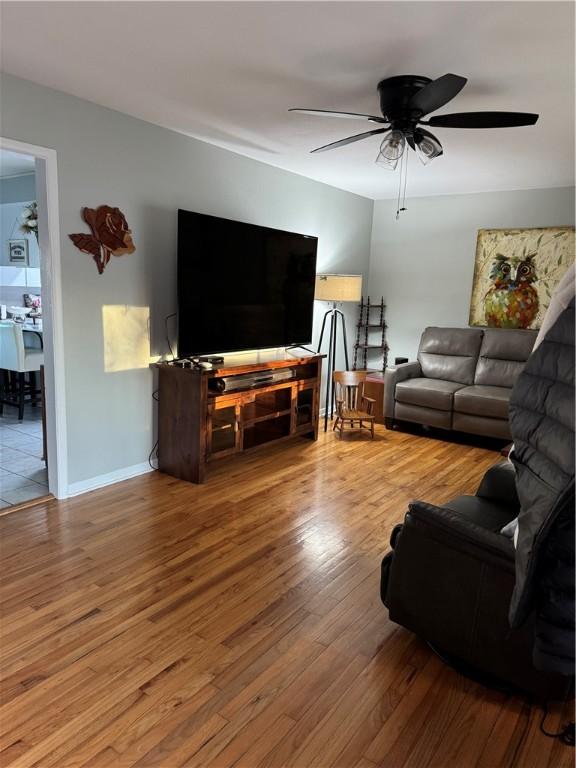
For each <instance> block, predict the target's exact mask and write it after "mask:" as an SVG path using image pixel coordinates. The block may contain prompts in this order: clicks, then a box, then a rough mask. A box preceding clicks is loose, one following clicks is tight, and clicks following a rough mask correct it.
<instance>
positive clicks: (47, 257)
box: [0, 136, 68, 499]
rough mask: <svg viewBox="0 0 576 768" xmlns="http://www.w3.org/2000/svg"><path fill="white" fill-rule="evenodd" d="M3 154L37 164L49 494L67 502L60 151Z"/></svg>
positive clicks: (13, 147)
mask: <svg viewBox="0 0 576 768" xmlns="http://www.w3.org/2000/svg"><path fill="white" fill-rule="evenodd" d="M0 149H7V150H9V151H10V152H19V153H20V154H24V155H30V156H32V157H34V158H35V160H36V168H35V171H36V175H35V181H36V200H37V202H38V243H39V247H40V278H41V285H42V326H43V334H42V335H43V345H44V379H45V393H44V395H45V401H46V442H47V445H46V453H47V456H48V490H49V491H50V493H51V494H52V495H53V496H55V497H56V498H57V499H65V498H67V496H68V445H67V430H66V389H65V371H64V361H65V357H64V321H63V312H62V270H61V262H60V215H59V208H58V161H57V155H56V150H54V149H50V148H48V147H41V146H37V145H35V144H26V143H25V142H22V141H16V140H14V139H8V138H3V137H1V136H0Z"/></svg>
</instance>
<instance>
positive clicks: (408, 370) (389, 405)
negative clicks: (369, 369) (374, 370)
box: [384, 361, 422, 419]
mask: <svg viewBox="0 0 576 768" xmlns="http://www.w3.org/2000/svg"><path fill="white" fill-rule="evenodd" d="M421 375H422V368H421V367H420V363H419V362H417V361H413V362H411V363H402V364H401V365H396V366H394V367H390V368H386V371H385V373H384V416H385V418H387V419H393V418H394V393H395V391H396V384H398V383H399V382H401V381H406V379H416V378H418V376H421Z"/></svg>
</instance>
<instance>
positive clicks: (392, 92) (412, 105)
mask: <svg viewBox="0 0 576 768" xmlns="http://www.w3.org/2000/svg"><path fill="white" fill-rule="evenodd" d="M466 82H467V80H466V78H465V77H460V76H459V75H452V74H448V75H442V77H439V78H437V79H436V80H431V79H430V78H429V77H422V76H419V75H398V76H396V77H388V78H386V79H385V80H381V81H380V82H379V83H378V91H379V93H380V109H381V111H382V116H381V117H378V116H376V115H364V114H359V113H357V112H332V111H330V110H327V109H300V108H293V109H290V110H289V112H300V113H303V114H306V115H317V116H320V117H341V118H348V119H364V120H368V122H370V123H376V124H377V125H379V126H381V127H379V128H375V129H374V130H372V131H366V132H365V133H357V134H355V135H354V136H348V137H347V138H345V139H340V140H339V141H333V142H332V143H331V144H325V145H324V146H322V147H318V148H317V149H313V150H312V152H313V153H315V152H326V151H327V150H329V149H336V148H337V147H344V146H346V145H347V144H352V143H353V142H355V141H362V140H363V139H367V138H369V137H370V136H377V135H381V134H387V135H386V136H385V137H384V138H383V141H382V142H381V144H380V152H379V154H378V157H377V159H376V162H377V163H378V164H380V165H382V166H384V167H385V168H389V169H390V170H394V169H395V168H396V166H397V165H398V161H399V160H400V158H401V157H402V156H403V154H404V150H405V148H406V145H408V146H409V147H410V148H411V149H413V150H414V151H415V152H416V154H417V155H418V156H419V158H420V160H421V161H422V162H423V163H424V164H426V163H428V162H430V161H431V160H433V159H434V158H435V157H438V156H439V155H441V154H442V152H443V150H442V144H441V143H440V142H439V140H438V139H437V138H436V136H434V134H432V133H430V131H428V130H426V128H423V127H422V126H424V125H428V126H432V127H438V128H512V127H516V126H520V125H534V123H535V122H536V121H537V120H538V115H534V114H530V113H528V112H456V113H454V114H449V115H436V116H432V117H430V118H429V119H428V120H427V121H425V120H423V119H422V118H423V117H425V116H426V115H428V114H429V113H430V112H435V111H436V110H437V109H440V107H443V106H444V104H447V103H448V102H449V101H451V100H452V99H453V98H454V97H455V96H456V95H457V94H458V93H460V91H461V90H462V88H463V87H464V86H465V85H466Z"/></svg>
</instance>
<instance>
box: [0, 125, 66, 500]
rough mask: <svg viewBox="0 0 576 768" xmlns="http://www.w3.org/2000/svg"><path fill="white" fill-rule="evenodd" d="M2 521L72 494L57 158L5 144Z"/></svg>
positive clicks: (0, 281) (0, 270)
mask: <svg viewBox="0 0 576 768" xmlns="http://www.w3.org/2000/svg"><path fill="white" fill-rule="evenodd" d="M0 187H1V191H0V213H1V216H2V218H1V223H2V226H1V232H2V234H1V243H0V245H1V247H2V251H1V254H0V377H1V378H0V399H1V407H0V411H1V412H0V514H4V513H5V512H7V511H10V510H11V509H12V508H13V507H14V506H16V505H20V504H22V503H30V502H32V501H34V500H35V499H37V498H42V497H44V496H46V495H47V494H48V493H50V494H52V495H53V496H55V497H56V498H65V497H66V496H67V495H68V494H67V456H66V413H65V402H66V400H65V390H64V363H63V361H64V353H63V329H62V302H61V275H60V238H59V222H58V179H57V164H56V153H55V151H54V150H51V149H47V148H45V147H38V146H34V145H29V144H24V143H22V142H18V141H14V140H11V139H4V138H1V139H0Z"/></svg>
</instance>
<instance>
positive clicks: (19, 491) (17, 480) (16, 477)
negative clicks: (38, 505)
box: [0, 406, 48, 509]
mask: <svg viewBox="0 0 576 768" xmlns="http://www.w3.org/2000/svg"><path fill="white" fill-rule="evenodd" d="M47 493H48V473H47V471H46V465H45V463H44V462H43V461H42V421H41V412H40V408H32V406H27V407H26V410H25V413H24V420H23V421H18V416H17V411H16V409H15V408H11V407H10V406H4V413H3V415H2V416H0V509H4V508H5V507H10V506H12V505H13V504H20V503H22V502H23V501H29V500H30V499H35V498H37V497H38V496H45V495H46V494H47Z"/></svg>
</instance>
